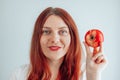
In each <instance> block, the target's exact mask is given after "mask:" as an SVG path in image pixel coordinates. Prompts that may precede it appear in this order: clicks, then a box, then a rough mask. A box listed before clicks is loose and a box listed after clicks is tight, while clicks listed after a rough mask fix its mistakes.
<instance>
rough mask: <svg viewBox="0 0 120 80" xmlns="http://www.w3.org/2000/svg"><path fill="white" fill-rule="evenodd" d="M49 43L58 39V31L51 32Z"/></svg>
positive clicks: (56, 41)
mask: <svg viewBox="0 0 120 80" xmlns="http://www.w3.org/2000/svg"><path fill="white" fill-rule="evenodd" d="M50 41H51V43H55V44H56V43H58V42H59V41H60V35H59V34H58V33H53V34H52V35H51V38H50Z"/></svg>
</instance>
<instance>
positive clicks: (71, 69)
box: [11, 7, 106, 80]
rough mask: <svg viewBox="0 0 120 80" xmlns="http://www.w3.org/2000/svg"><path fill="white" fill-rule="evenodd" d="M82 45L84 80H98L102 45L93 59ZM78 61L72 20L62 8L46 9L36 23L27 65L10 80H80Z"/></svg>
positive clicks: (74, 27) (103, 60) (77, 43)
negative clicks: (84, 59)
mask: <svg viewBox="0 0 120 80" xmlns="http://www.w3.org/2000/svg"><path fill="white" fill-rule="evenodd" d="M84 45H85V48H86V53H87V57H86V67H85V68H86V75H87V76H86V79H87V80H100V74H101V69H103V67H104V66H105V64H106V60H105V58H104V56H103V54H102V44H101V46H100V50H99V52H98V54H96V55H95V56H92V52H91V51H90V49H89V46H88V45H87V44H86V43H84ZM81 58H82V48H81V43H80V40H79V34H78V29H77V26H76V25H75V22H74V21H73V19H72V17H71V16H70V15H69V14H68V13H67V12H66V11H65V10H63V9H61V8H52V7H48V8H47V9H45V10H44V11H43V12H42V13H41V14H40V15H39V17H38V18H37V21H36V23H35V27H34V31H33V36H32V41H31V51H30V65H27V66H24V67H22V68H21V69H19V70H18V71H16V73H14V74H13V77H12V79H11V80H82V75H83V71H82V70H81V65H82V63H81ZM18 72H19V73H18ZM18 74H19V75H18Z"/></svg>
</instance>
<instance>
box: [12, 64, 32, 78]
mask: <svg viewBox="0 0 120 80" xmlns="http://www.w3.org/2000/svg"><path fill="white" fill-rule="evenodd" d="M29 70H30V64H25V65H22V66H20V67H19V68H17V69H16V70H15V71H14V72H13V73H12V75H11V77H10V80H26V78H27V76H28V73H29Z"/></svg>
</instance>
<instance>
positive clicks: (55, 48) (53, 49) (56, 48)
mask: <svg viewBox="0 0 120 80" xmlns="http://www.w3.org/2000/svg"><path fill="white" fill-rule="evenodd" d="M60 48H61V47H59V46H50V47H49V49H50V50H51V51H58V50H59V49H60Z"/></svg>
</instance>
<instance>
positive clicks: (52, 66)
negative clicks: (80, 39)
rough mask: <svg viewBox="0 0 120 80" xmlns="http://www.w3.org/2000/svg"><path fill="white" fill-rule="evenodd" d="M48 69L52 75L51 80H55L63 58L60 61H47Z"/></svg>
mask: <svg viewBox="0 0 120 80" xmlns="http://www.w3.org/2000/svg"><path fill="white" fill-rule="evenodd" d="M48 62H49V68H50V71H51V74H52V79H51V80H55V78H57V75H58V72H59V68H60V65H61V64H62V62H63V58H62V59H60V60H49V61H48Z"/></svg>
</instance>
